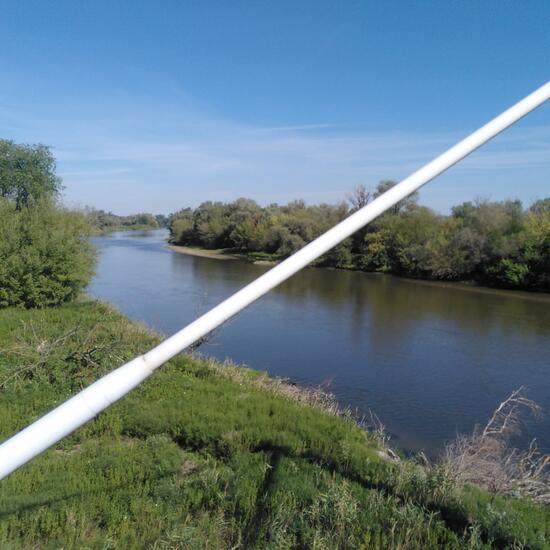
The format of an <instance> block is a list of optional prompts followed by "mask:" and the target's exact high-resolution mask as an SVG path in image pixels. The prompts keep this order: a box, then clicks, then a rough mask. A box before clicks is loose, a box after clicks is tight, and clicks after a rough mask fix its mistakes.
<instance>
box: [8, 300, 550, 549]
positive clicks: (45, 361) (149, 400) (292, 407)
mask: <svg viewBox="0 0 550 550" xmlns="http://www.w3.org/2000/svg"><path fill="white" fill-rule="evenodd" d="M156 341H158V336H157V335H155V334H153V333H150V332H148V331H146V330H145V329H143V328H142V327H141V326H139V325H137V324H135V323H132V322H130V321H129V320H128V319H126V318H124V317H123V316H122V315H120V314H119V313H117V312H116V311H114V310H113V309H111V308H110V307H108V306H106V305H104V304H101V303H97V302H91V301H82V302H78V303H75V304H71V305H67V306H63V307H60V308H55V309H46V310H35V311H26V310H21V309H6V310H2V311H0V385H1V386H0V437H2V438H6V437H8V436H9V435H11V434H12V433H14V432H15V431H17V430H19V429H21V428H22V427H24V426H25V425H26V424H28V423H29V422H31V421H32V420H34V419H36V418H38V417H39V416H40V415H41V414H43V413H44V412H46V411H48V410H50V409H51V408H52V407H54V406H55V405H57V404H59V403H61V402H62V401H63V400H65V399H66V398H68V397H69V396H70V395H72V394H74V393H75V392H76V391H78V390H79V389H80V388H81V387H83V386H85V385H87V384H89V383H90V382H91V381H93V380H96V379H97V378H98V377H100V376H101V375H102V374H104V373H106V372H108V371H110V370H112V369H113V368H115V367H116V366H119V365H120V364H122V363H123V362H124V361H125V360H127V359H129V358H131V357H133V356H134V355H136V354H139V353H142V352H144V351H145V350H147V349H148V348H149V347H150V346H151V345H153V344H154V343H155V342H156ZM302 397H303V396H302V394H300V393H299V392H296V391H295V389H294V390H293V389H292V388H288V387H285V385H284V384H281V383H279V382H277V381H272V380H270V379H268V378H266V377H265V376H263V375H260V374H259V373H257V372H255V371H252V370H249V369H243V368H238V367H235V366H232V365H229V364H228V365H220V364H217V363H214V362H212V361H206V360H201V359H194V358H191V357H189V356H180V357H178V358H177V359H175V360H173V361H171V362H170V363H169V364H167V365H165V366H164V367H163V368H162V369H161V370H160V371H159V372H158V373H157V374H155V375H154V376H153V377H152V378H151V379H149V380H148V381H146V382H145V383H144V384H143V385H142V386H141V387H140V388H138V389H137V390H135V391H134V392H132V393H131V394H130V395H128V396H127V397H125V398H124V399H123V400H121V401H120V402H119V403H117V404H115V405H114V406H113V407H111V408H110V409H109V410H107V411H106V412H104V413H103V414H101V415H100V416H99V417H98V418H97V419H96V420H94V421H93V422H90V423H89V424H88V425H86V426H84V427H83V428H81V429H80V430H78V431H77V432H76V433H75V434H73V435H72V436H70V437H69V438H67V439H66V440H64V441H63V442H61V443H59V444H58V445H57V446H56V447H55V448H53V449H50V450H49V451H47V452H46V453H44V454H43V455H42V456H40V457H39V458H37V459H36V460H34V461H32V462H31V463H29V464H27V465H26V466H24V467H23V468H21V469H20V470H19V471H17V472H15V473H14V474H12V475H11V476H9V477H8V478H6V479H5V480H3V481H1V482H0V548H2V549H5V548H6V549H10V548H25V549H28V548H98V549H99V548H101V549H106V548H124V549H126V548H155V549H157V548H158V549H160V548H211V549H221V548H273V549H280V548H281V549H282V548H318V549H321V548H327V549H329V548H368V549H370V548H434V549H435V548H442V547H447V548H467V547H470V548H484V547H486V548H490V547H501V548H503V547H510V548H522V547H527V548H548V547H550V545H549V541H550V512H549V511H548V509H545V508H542V507H538V506H535V505H533V504H531V503H529V502H527V501H524V500H506V499H503V498H500V497H496V496H494V495H489V494H487V493H484V492H482V491H480V490H478V489H475V488H470V489H467V490H461V489H459V488H455V487H452V486H450V485H449V483H448V481H447V479H446V478H445V476H444V474H443V473H442V472H441V471H440V470H438V469H437V468H436V469H432V470H425V469H423V468H421V467H420V466H417V465H415V464H413V463H411V462H407V461H402V462H400V463H394V462H392V461H390V460H388V459H386V458H384V457H382V456H381V455H380V447H379V444H378V443H377V440H376V439H375V438H374V437H373V436H371V435H369V434H367V433H366V432H365V431H364V430H362V429H360V428H359V427H358V426H357V425H355V424H354V423H353V422H352V421H351V420H350V419H347V418H342V417H339V416H335V415H333V414H329V413H328V412H326V411H325V410H323V408H321V407H313V406H310V405H308V404H305V403H304V402H302Z"/></svg>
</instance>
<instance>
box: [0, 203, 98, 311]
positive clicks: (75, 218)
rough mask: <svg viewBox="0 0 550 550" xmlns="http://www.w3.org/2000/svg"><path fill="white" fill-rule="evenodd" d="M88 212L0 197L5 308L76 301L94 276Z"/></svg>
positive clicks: (0, 280)
mask: <svg viewBox="0 0 550 550" xmlns="http://www.w3.org/2000/svg"><path fill="white" fill-rule="evenodd" d="M90 230H91V228H90V226H89V224H88V223H87V221H86V218H85V216H84V215H83V214H80V213H78V212H71V211H68V210H64V209H62V208H59V207H57V206H56V205H55V204H54V203H53V202H52V201H43V202H40V203H36V204H32V205H29V206H24V207H19V208H18V207H17V203H16V201H8V200H6V199H0V307H6V306H23V307H45V306H53V305H58V304H61V303H63V302H66V301H69V300H71V299H73V298H75V297H76V296H77V295H78V293H79V292H80V291H81V290H82V289H84V288H85V287H86V286H87V285H88V283H89V281H90V278H91V276H92V274H93V268H94V262H95V249H94V248H93V246H92V244H91V243H90V242H89V240H88V239H87V235H88V234H89V232H90Z"/></svg>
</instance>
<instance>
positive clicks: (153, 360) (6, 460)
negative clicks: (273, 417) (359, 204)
mask: <svg viewBox="0 0 550 550" xmlns="http://www.w3.org/2000/svg"><path fill="white" fill-rule="evenodd" d="M548 99H550V82H547V83H546V84H545V85H544V86H542V87H541V88H539V89H538V90H535V91H534V92H533V93H532V94H530V95H528V96H527V97H525V98H524V99H522V100H521V101H520V102H519V103H516V104H515V105H514V106H512V107H510V108H509V109H508V110H507V111H504V112H503V113H502V114H501V115H499V116H497V117H496V118H495V119H493V120H491V122H489V123H487V124H486V125H485V126H483V127H481V128H480V129H479V130H477V131H475V132H474V133H473V134H471V135H470V136H468V137H467V138H465V139H463V140H462V141H461V142H459V143H457V144H456V145H455V146H454V147H451V148H450V149H449V150H448V151H446V152H445V153H443V154H442V155H440V156H439V157H437V158H436V159H434V160H432V161H431V162H429V163H428V164H426V166H424V167H423V168H421V169H420V170H418V171H417V172H415V173H414V174H412V175H410V176H409V177H408V178H406V179H404V180H403V181H401V182H400V183H399V184H397V185H396V186H395V187H393V188H391V189H390V190H389V191H387V192H386V193H384V194H383V195H381V196H380V197H378V198H377V199H376V200H374V201H373V202H371V203H370V204H368V205H367V206H365V207H363V208H362V209H360V210H358V211H357V212H355V213H354V214H352V215H351V216H349V217H348V218H346V219H345V220H343V221H342V222H340V223H339V224H338V225H336V226H334V227H333V228H332V229H330V230H329V231H327V232H326V233H324V234H323V235H321V236H320V237H318V238H317V239H315V240H314V241H312V242H311V243H309V244H308V245H306V246H305V247H304V248H302V249H301V250H299V251H298V252H296V253H295V254H293V255H292V256H290V257H289V258H287V259H286V260H284V261H283V262H281V263H280V264H278V265H276V266H275V267H274V268H272V269H271V270H269V271H268V272H267V273H264V274H263V275H262V276H261V277H258V279H256V280H255V281H253V282H252V283H250V284H249V285H247V286H245V287H244V288H243V289H241V290H239V291H238V292H236V293H235V294H233V295H232V296H230V297H229V298H227V299H226V300H225V301H223V302H222V303H221V304H219V305H217V306H216V307H214V308H213V309H211V310H210V311H209V312H208V313H206V314H204V315H202V316H201V317H199V318H198V319H197V320H195V321H193V322H192V323H191V324H189V325H187V326H186V327H185V328H183V329H181V330H180V331H179V332H177V333H176V334H174V335H173V336H171V337H169V338H167V339H166V340H164V341H163V342H162V343H161V344H159V345H158V346H156V347H155V348H153V349H152V350H151V351H149V352H148V353H146V354H144V355H141V356H139V357H136V358H135V359H133V360H132V361H130V362H129V363H126V364H125V365H123V366H121V367H119V368H118V369H116V370H114V371H113V372H111V373H110V374H107V375H106V376H104V377H103V378H101V379H100V380H98V381H97V382H95V383H94V384H92V385H91V386H89V387H88V388H86V389H84V390H82V391H81V392H80V393H78V394H77V395H75V396H74V397H73V398H71V399H69V400H68V401H66V402H65V403H63V404H62V405H60V406H59V407H57V408H56V409H54V410H53V411H52V412H50V413H48V414H46V415H45V416H43V417H42V418H41V419H40V420H37V421H36V422H34V423H33V424H31V425H30V426H29V427H27V428H25V429H24V430H22V431H21V432H19V433H18V434H16V435H14V436H13V437H11V438H10V439H8V440H7V441H6V442H5V443H3V444H2V445H1V446H0V479H2V478H4V477H6V476H7V475H8V474H10V473H11V472H13V471H14V470H16V469H17V468H19V467H20V466H22V465H23V464H25V463H26V462H28V461H29V460H31V459H33V458H34V457H35V456H37V455H39V454H40V453H42V452H43V451H45V450H46V449H47V448H48V447H50V446H51V445H53V444H54V443H56V442H57V441H59V440H60V439H62V438H63V437H65V436H66V435H68V434H70V433H71V432H73V431H74V430H76V429H77V428H78V427H80V426H82V425H83V424H85V423H86V422H88V420H91V419H92V418H94V417H95V416H96V415H97V414H98V413H100V412H101V411H102V410H104V409H106V408H107V407H108V406H109V405H111V404H112V403H114V402H115V401H117V400H118V399H120V398H121V397H123V396H124V395H126V394H127V393H128V392H130V391H131V390H132V389H133V388H135V387H136V386H137V385H139V384H140V383H141V382H142V381H143V380H145V379H146V378H147V377H149V376H150V375H151V374H153V372H154V371H155V370H156V369H157V368H158V367H160V366H161V365H162V364H164V363H165V362H166V361H168V360H169V359H171V358H172V357H174V356H175V355H177V354H178V353H180V352H182V351H183V350H184V349H185V348H187V347H188V346H189V345H191V344H192V343H193V342H196V341H197V340H198V339H199V338H202V337H203V336H205V335H206V334H208V333H209V332H210V331H212V330H213V329H215V328H216V327H218V326H220V325H221V324H222V323H224V322H225V321H227V319H229V318H230V317H232V316H234V315H236V314H237V313H239V311H241V310H242V309H244V308H245V307H247V306H248V305H250V304H251V303H252V302H254V301H255V300H257V299H258V298H260V297H261V296H263V295H264V294H266V293H267V292H269V291H270V290H271V289H272V288H274V287H275V286H277V285H278V284H280V283H282V282H283V281H285V280H286V279H288V278H289V277H291V276H292V275H294V273H296V272H297V271H299V270H300V269H302V268H304V267H305V266H306V265H308V264H309V263H310V262H311V261H313V260H315V259H316V258H318V257H319V256H321V255H322V254H324V253H325V252H327V251H328V250H330V249H331V248H332V247H334V246H335V245H337V244H338V243H340V242H341V241H343V240H344V239H346V238H347V237H349V236H350V235H352V234H353V233H354V232H355V231H357V230H358V229H360V228H361V227H363V226H364V225H366V224H367V223H369V222H370V221H372V220H373V219H375V218H376V217H377V216H379V215H380V214H382V213H383V212H385V211H386V210H388V209H389V208H390V207H392V206H393V205H395V204H396V203H398V202H399V201H400V200H402V199H404V198H405V197H407V196H408V195H410V194H411V193H413V192H414V191H416V190H417V189H419V188H420V187H422V186H423V185H424V184H426V183H428V182H429V181H431V180H432V179H433V178H435V177H436V176H438V175H439V174H441V173H442V172H444V171H445V170H447V169H448V168H450V167H451V166H453V165H454V164H456V163H457V162H459V161H460V160H462V159H463V158H464V157H466V156H467V155H469V154H470V153H472V152H473V151H475V150H476V149H477V148H478V147H480V146H481V145H483V144H484V143H486V142H487V141H489V140H490V139H492V138H494V137H495V136H496V135H498V134H499V133H500V132H502V131H503V130H505V129H506V128H508V127H509V126H511V125H512V124H514V123H515V122H517V121H518V120H520V119H521V118H523V117H524V116H525V115H527V114H528V113H530V112H531V111H532V110H533V109H536V108H537V107H539V106H540V105H542V104H543V103H544V102H545V101H547V100H548Z"/></svg>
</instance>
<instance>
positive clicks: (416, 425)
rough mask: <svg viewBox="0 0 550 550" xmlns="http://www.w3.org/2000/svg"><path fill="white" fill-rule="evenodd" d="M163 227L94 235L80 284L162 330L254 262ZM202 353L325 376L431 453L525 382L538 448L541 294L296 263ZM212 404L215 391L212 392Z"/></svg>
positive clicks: (549, 310)
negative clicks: (183, 245)
mask: <svg viewBox="0 0 550 550" xmlns="http://www.w3.org/2000/svg"><path fill="white" fill-rule="evenodd" d="M166 236H167V234H166V232H165V231H152V232H149V233H136V232H128V233H113V234H111V235H108V236H104V237H97V238H95V239H94V242H95V244H96V245H97V246H98V247H99V249H100V251H101V254H100V260H99V265H98V272H97V276H96V278H95V279H94V281H93V282H92V284H91V286H90V288H89V292H90V294H92V295H93V296H96V297H98V298H101V299H104V300H108V301H110V302H111V303H113V304H114V305H115V306H116V307H117V308H119V309H120V310H121V311H123V312H124V313H125V314H127V315H128V316H130V317H133V318H135V319H138V320H140V321H144V322H145V323H146V324H147V325H149V326H151V327H153V328H155V329H157V330H160V331H162V332H164V333H166V334H172V333H173V332H175V331H176V330H178V329H179V328H181V327H182V326H184V325H185V324H187V323H189V322H190V321H192V320H193V319H194V318H195V317H196V316H197V314H198V313H199V312H201V311H202V312H204V311H205V310H206V307H208V306H213V305H215V304H217V303H218V302H220V301H221V300H223V299H224V298H226V297H227V296H229V295H230V294H232V293H233V292H235V291H236V290H238V289H239V288H241V287H242V286H244V285H245V284H246V283H248V282H250V281H252V280H253V279H254V278H256V277H257V276H259V275H260V274H262V273H263V272H264V271H266V269H268V268H267V267H264V266H257V265H253V264H249V263H246V262H241V261H219V260H213V259H207V258H198V257H192V256H187V255H183V254H178V253H175V252H172V251H170V250H168V249H166V248H165V239H166ZM201 351H202V353H204V354H208V355H212V356H215V357H217V358H220V359H224V358H226V357H230V358H231V359H233V360H234V361H236V362H237V363H245V364H247V365H249V366H250V367H253V368H255V369H258V370H266V371H268V372H269V373H270V374H272V375H279V376H285V377H289V378H291V379H292V380H295V381H298V382H305V383H308V384H316V385H317V384H329V389H330V391H332V392H333V393H335V394H336V396H337V398H338V400H339V401H340V402H341V403H342V404H343V405H351V406H352V407H357V408H359V409H360V410H362V411H366V410H368V408H370V409H372V410H373V411H375V412H376V414H377V415H378V416H379V417H380V418H381V419H382V421H383V422H384V424H385V425H386V427H387V429H388V431H389V432H390V433H391V434H392V436H393V437H394V443H395V444H396V445H398V446H400V447H401V448H403V449H412V450H418V449H425V450H427V451H428V452H429V453H431V454H433V453H435V452H437V451H438V449H440V448H441V447H442V445H443V444H444V442H445V441H446V440H449V439H451V438H453V437H454V435H455V434H456V433H457V432H465V431H470V430H471V429H472V428H473V426H474V425H475V424H476V423H482V422H484V421H485V420H486V419H487V418H488V416H489V415H490V413H491V412H492V410H493V409H494V408H495V406H496V405H497V404H498V403H499V402H500V401H502V400H503V399H504V398H505V397H507V396H508V395H509V394H510V392H511V391H512V390H513V389H515V388H518V387H519V386H521V385H526V386H527V387H528V390H529V393H528V395H529V397H531V398H532V399H534V400H536V401H537V402H538V403H539V404H540V405H542V406H543V408H544V410H545V412H546V417H545V418H544V419H543V420H542V421H541V422H538V423H528V425H527V427H526V437H534V436H536V437H537V438H538V441H539V446H540V447H541V449H543V450H545V451H550V297H548V296H547V295H540V296H539V295H534V294H527V293H512V292H497V291H490V290H489V291H484V290H479V289H468V288H464V287H460V286H453V285H438V284H431V283H423V282H415V281H409V280H403V279H399V278H396V277H391V276H386V275H376V274H367V273H358V272H348V271H336V270H325V269H312V268H310V269H306V270H304V271H302V272H300V273H298V274H297V275H295V276H294V277H293V278H292V279H291V280H290V281H288V282H287V283H285V284H284V285H282V286H281V287H279V288H278V289H276V290H275V291H273V292H271V293H270V294H269V295H267V296H265V297H263V298H262V299H261V300H260V301H259V302H256V303H255V304H253V305H252V306H250V307H249V308H248V309H247V310H245V311H244V312H242V313H241V314H240V315H239V316H237V317H236V318H234V319H233V320H232V321H230V322H229V323H228V324H226V325H225V326H224V327H223V329H222V330H221V332H219V333H218V335H217V336H216V338H215V341H213V342H212V344H209V345H207V346H205V347H203V348H202V349H201ZM212 406H215V403H213V404H212Z"/></svg>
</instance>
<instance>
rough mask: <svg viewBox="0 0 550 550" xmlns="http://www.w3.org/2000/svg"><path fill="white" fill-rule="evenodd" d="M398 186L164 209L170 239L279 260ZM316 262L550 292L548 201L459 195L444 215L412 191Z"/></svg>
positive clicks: (381, 184)
mask: <svg viewBox="0 0 550 550" xmlns="http://www.w3.org/2000/svg"><path fill="white" fill-rule="evenodd" d="M393 185H395V182H393V181H383V182H381V183H380V184H379V185H378V186H377V187H376V188H375V189H372V190H370V189H367V188H366V187H365V186H359V187H358V188H357V189H356V190H355V191H354V192H353V194H352V195H351V196H350V197H349V198H348V200H347V201H343V202H341V203H339V204H336V205H330V204H319V205H313V206H309V205H307V204H306V203H305V202H304V201H293V202H291V203H289V204H287V205H278V204H270V205H268V206H265V207H262V206H260V205H258V204H257V203H256V202H254V201H253V200H250V199H244V198H241V199H237V200H235V201H233V202H230V203H222V202H210V201H209V202H204V203H202V204H201V205H200V206H199V207H198V208H196V209H191V208H184V209H182V210H180V211H178V212H176V213H174V214H172V215H171V216H170V219H169V229H170V240H171V242H172V243H173V244H180V245H185V246H198V247H203V248H207V249H231V250H234V251H238V252H240V253H244V254H247V255H249V256H250V257H251V258H270V259H275V260H278V259H282V258H285V257H287V256H289V255H290V254H292V253H293V252H295V251H297V250H298V249H299V248H301V247H302V246H304V245H305V244H306V243H308V242H309V241H311V240H312V239H314V238H315V237H317V236H319V235H320V234H321V233H323V232H324V231H326V230H327V229H329V228H330V227H332V226H333V225H334V224H336V223H337V222H339V221H341V220H342V219H344V218H345V217H346V216H348V215H349V214H351V213H353V212H354V211H356V210H358V209H359V208H361V207H363V206H365V205H366V204H368V203H369V202H371V201H372V200H373V199H375V198H376V197H377V196H379V195H380V194H382V193H384V192H385V191H387V190H388V189H389V188H391V187H392V186H393ZM316 265H318V266H330V267H338V268H344V269H356V270H361V271H371V272H382V273H393V274H397V275H402V276H407V277H414V278H423V279H433V280H449V281H475V282H477V283H480V284H484V285H489V286H498V287H505V288H518V289H532V290H546V291H548V290H550V198H546V199H541V200H538V201H536V202H535V203H533V204H532V205H531V206H529V207H528V208H524V207H523V205H522V203H521V202H520V201H518V200H506V201H499V202H491V201H481V200H478V201H476V202H464V203H462V204H460V205H457V206H455V207H453V208H452V209H451V213H450V214H449V215H441V214H438V213H436V212H434V211H433V210H431V209H430V208H427V207H426V206H421V205H419V204H418V195H417V194H414V195H412V196H410V197H408V198H407V199H405V200H403V201H401V202H400V203H398V204H397V205H395V206H394V207H392V208H391V209H390V210H389V211H388V212H386V213H385V214H383V215H382V216H380V217H379V218H377V219H376V220H374V221H373V222H371V223H370V224H369V225H368V226H367V227H365V228H363V229H362V230H361V231H359V232H357V233H356V234H355V235H353V236H352V237H350V238H348V239H346V240H345V241H344V242H343V243H341V244H340V245H338V246H337V247H336V248H335V249H333V250H332V251H330V252H328V253H327V254H326V255H325V256H323V257H322V258H320V259H319V260H318V261H317V262H316Z"/></svg>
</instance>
